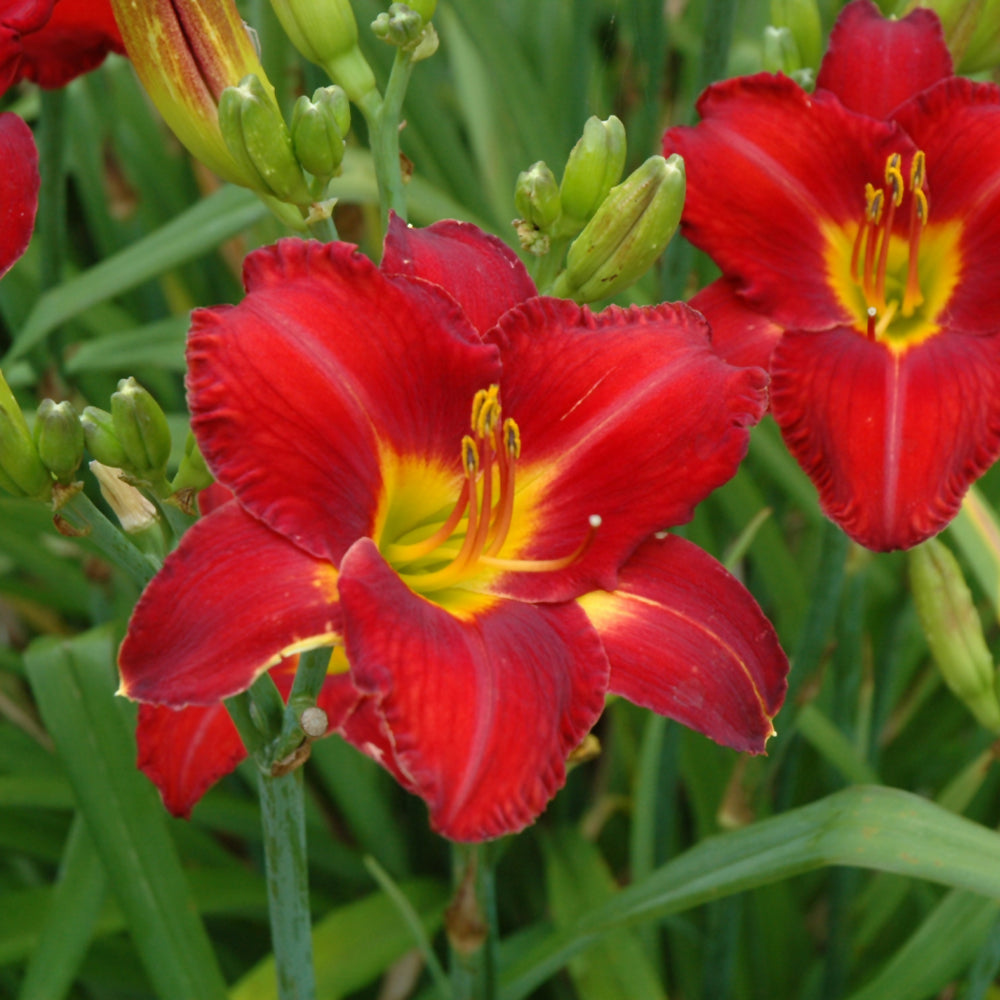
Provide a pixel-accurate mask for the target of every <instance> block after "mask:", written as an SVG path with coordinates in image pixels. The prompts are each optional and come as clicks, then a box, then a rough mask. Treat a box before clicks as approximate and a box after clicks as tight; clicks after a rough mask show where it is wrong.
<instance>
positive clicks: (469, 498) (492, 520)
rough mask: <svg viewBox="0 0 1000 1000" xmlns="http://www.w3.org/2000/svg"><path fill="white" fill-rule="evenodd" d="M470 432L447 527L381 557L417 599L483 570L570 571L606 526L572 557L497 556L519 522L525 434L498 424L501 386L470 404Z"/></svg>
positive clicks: (592, 527) (508, 423)
mask: <svg viewBox="0 0 1000 1000" xmlns="http://www.w3.org/2000/svg"><path fill="white" fill-rule="evenodd" d="M470 424H471V430H472V434H466V435H465V436H464V437H463V438H462V469H463V471H464V474H465V481H464V483H463V485H462V492H461V494H460V496H459V499H458V502H457V503H456V505H455V507H454V508H453V509H452V511H451V513H450V514H449V515H448V517H447V519H446V520H445V521H444V522H443V523H442V524H441V525H440V526H439V527H438V528H437V529H436V530H435V531H434V532H433V533H432V534H431V535H430V536H429V537H427V538H425V539H422V540H420V541H418V542H413V543H398V542H397V543H392V544H389V545H386V546H385V547H384V549H383V554H384V555H385V557H386V558H387V559H388V560H389V561H390V562H391V563H392V564H393V565H394V566H396V567H397V569H398V570H399V575H400V578H401V579H402V580H403V581H404V582H406V584H407V585H408V586H409V587H411V589H413V590H414V591H417V592H418V593H426V592H428V591H435V590H442V589H444V588H446V587H451V586H455V585H458V584H460V583H462V582H463V581H465V580H467V579H469V578H471V577H473V576H475V575H476V574H477V573H479V572H480V571H481V570H482V569H483V568H484V567H488V568H489V569H492V570H504V571H510V572H524V573H542V572H554V571H556V570H560V569H565V568H566V567H567V566H571V565H572V564H573V563H574V562H576V560H578V559H579V558H580V557H581V556H582V555H583V554H584V552H586V551H587V549H588V548H589V547H590V545H591V543H592V542H593V539H594V536H595V534H596V532H597V529H598V527H599V526H600V523H601V519H600V517H598V516H597V515H594V516H592V517H591V518H590V521H589V528H588V531H587V534H586V536H585V537H584V539H583V541H582V542H581V543H580V544H579V545H578V546H577V547H576V548H575V549H574V550H573V551H572V552H570V553H569V554H568V555H565V556H559V557H557V558H553V559H506V558H501V557H500V555H499V553H500V551H501V550H502V549H503V546H504V543H505V542H506V541H507V538H508V536H509V534H510V529H511V525H512V523H513V520H514V499H515V467H516V463H517V460H518V458H519V456H520V454H521V431H520V428H519V427H518V426H517V423H516V422H515V421H514V420H511V419H509V418H508V419H506V420H502V419H501V409H500V388H499V386H497V385H491V386H490V387H489V389H481V390H479V391H478V392H477V393H476V395H475V396H474V397H473V401H472V415H471V421H470ZM494 491H496V492H494ZM452 540H453V541H452ZM442 563H443V564H442ZM400 567H402V568H400Z"/></svg>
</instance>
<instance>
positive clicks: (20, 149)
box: [0, 112, 40, 277]
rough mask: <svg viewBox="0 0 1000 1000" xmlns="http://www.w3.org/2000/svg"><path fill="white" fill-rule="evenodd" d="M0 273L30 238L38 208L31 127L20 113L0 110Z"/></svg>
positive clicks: (34, 154) (0, 275)
mask: <svg viewBox="0 0 1000 1000" xmlns="http://www.w3.org/2000/svg"><path fill="white" fill-rule="evenodd" d="M0 163H2V164H3V168H2V169H0V277H2V276H3V275H5V274H6V273H7V272H8V271H9V270H10V269H11V267H12V266H13V264H14V262H15V261H16V260H17V259H18V258H19V257H20V256H21V254H23V253H24V251H25V250H26V249H27V247H28V244H29V243H30V242H31V233H32V231H33V230H34V228H35V212H36V211H37V209H38V185H39V183H40V181H39V176H38V153H37V151H36V150H35V140H34V138H33V137H32V134H31V129H30V128H28V126H27V125H25V124H24V122H23V121H21V119H20V118H18V117H17V115H12V114H9V113H7V112H4V113H3V114H0Z"/></svg>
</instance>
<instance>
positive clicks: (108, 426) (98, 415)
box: [80, 406, 128, 469]
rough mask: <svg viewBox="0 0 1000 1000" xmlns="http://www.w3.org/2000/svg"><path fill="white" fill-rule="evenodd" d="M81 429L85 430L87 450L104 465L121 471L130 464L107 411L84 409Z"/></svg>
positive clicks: (91, 407)
mask: <svg viewBox="0 0 1000 1000" xmlns="http://www.w3.org/2000/svg"><path fill="white" fill-rule="evenodd" d="M80 427H81V428H83V439H84V441H85V442H86V444H87V450H88V451H89V452H90V454H91V455H93V456H94V458H96V459H97V461H98V462H100V463H101V464H102V465H108V466H111V467H112V468H115V469H120V468H122V467H123V466H124V465H126V464H127V462H128V456H127V455H126V454H125V449H124V448H123V447H122V443H121V441H119V440H118V434H117V433H116V432H115V422H114V419H113V418H112V416H111V414H110V413H108V411H107V410H102V409H100V408H98V407H96V406H86V407H84V410H83V413H82V415H81V416H80Z"/></svg>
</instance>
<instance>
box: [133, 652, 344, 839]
mask: <svg viewBox="0 0 1000 1000" xmlns="http://www.w3.org/2000/svg"><path fill="white" fill-rule="evenodd" d="M296 660H297V658H296V657H293V658H292V659H290V660H286V661H283V662H282V663H281V664H279V665H278V666H277V667H274V668H273V669H272V671H271V675H272V676H273V677H274V680H275V682H276V683H277V685H278V689H279V690H280V691H281V693H282V695H283V696H284V697H285V698H287V697H288V692H289V691H290V690H291V687H292V681H293V679H294V676H295V664H296ZM357 700H358V693H357V691H356V690H355V689H354V687H353V685H352V684H351V682H350V677H349V676H348V675H347V674H337V675H333V676H330V677H329V678H328V679H327V681H326V683H325V684H324V686H323V689H322V691H321V692H320V696H319V698H318V701H317V703H318V705H319V707H320V708H322V709H323V711H325V712H326V714H327V718H328V720H329V723H330V725H329V728H328V730H327V731H328V732H331V731H332V730H334V729H335V728H336V727H337V726H338V725H340V724H341V722H342V720H343V718H344V717H345V716H346V715H347V714H348V712H349V711H350V710H351V709H352V708H353V707H354V705H355V704H356V703H357ZM136 739H137V740H138V744H139V759H138V765H139V769H140V770H141V771H142V772H143V773H144V774H145V775H146V776H147V777H148V778H149V779H150V781H152V782H153V784H154V785H156V787H157V788H158V789H159V791H160V795H161V796H162V797H163V804H164V805H165V806H166V807H167V809H168V810H169V811H170V812H171V813H173V814H174V815H175V816H181V817H184V818H185V819H186V818H187V817H188V816H190V815H191V810H192V809H193V808H194V806H195V804H196V803H197V802H198V800H199V799H200V798H201V797H202V796H203V795H204V794H205V792H206V791H208V789H209V788H211V787H212V785H214V784H215V783H216V782H217V781H218V780H219V778H221V777H223V776H224V775H227V774H229V773H230V772H231V771H232V770H233V769H234V768H235V767H236V765H237V764H239V763H240V762H241V761H243V760H245V759H246V756H247V752H246V748H245V747H244V746H243V742H242V741H241V740H240V736H239V733H238V732H237V730H236V726H235V725H233V721H232V719H231V718H230V717H229V713H228V712H227V711H226V707H225V705H223V704H216V705H190V706H188V707H187V708H168V707H167V706H166V705H149V704H141V705H140V706H139V724H138V728H137V730H136Z"/></svg>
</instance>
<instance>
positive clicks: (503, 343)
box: [490, 299, 766, 601]
mask: <svg viewBox="0 0 1000 1000" xmlns="http://www.w3.org/2000/svg"><path fill="white" fill-rule="evenodd" d="M490 337H491V339H495V340H496V341H497V342H498V343H499V344H500V349H501V354H502V356H503V359H504V375H503V378H502V380H501V383H500V386H501V389H500V394H501V402H502V404H503V408H504V415H505V416H510V417H512V418H513V419H514V420H516V421H517V423H518V425H519V427H520V435H521V459H520V461H519V463H518V467H517V477H518V479H517V482H518V494H517V498H516V499H515V506H514V519H515V526H516V527H517V524H518V522H520V521H526V522H528V528H529V530H528V531H527V532H526V533H525V535H524V539H525V540H524V542H523V543H522V547H521V549H520V550H518V551H513V550H510V549H504V550H502V554H503V555H504V556H505V557H506V556H508V555H513V556H517V557H520V558H558V557H560V556H564V555H567V554H569V553H571V552H573V551H574V549H575V548H576V547H577V546H578V545H580V543H581V542H582V541H583V539H584V538H585V537H586V535H587V530H588V517H590V516H591V515H595V514H596V515H599V516H600V517H601V518H602V523H601V526H600V528H599V529H598V531H597V534H596V536H595V538H594V541H593V542H592V544H591V545H590V547H589V548H588V549H587V551H586V553H585V554H584V555H583V556H582V557H581V558H580V559H578V560H577V561H576V562H574V563H573V564H572V565H571V566H570V567H569V568H567V569H565V570H562V571H560V572H558V573H546V574H540V573H521V574H510V575H507V576H505V577H503V579H502V580H500V581H499V582H498V583H497V584H496V585H495V586H491V589H492V590H494V591H495V592H497V593H501V592H502V593H506V594H509V595H512V596H515V597H519V598H522V599H530V600H546V601H552V600H566V599H570V598H573V597H576V596H579V595H580V594H582V593H586V592H587V591H589V590H593V589H594V588H595V587H603V588H604V589H608V590H610V589H614V586H615V583H616V573H617V570H618V567H619V566H620V565H621V564H622V562H624V561H625V559H626V558H627V557H628V556H629V554H630V553H631V552H632V550H633V549H634V548H635V546H636V545H638V544H639V542H640V541H642V539H644V538H645V537H646V536H647V535H648V534H650V533H651V532H652V531H655V530H657V529H660V528H666V527H670V526H673V525H676V524H682V523H684V522H685V521H688V520H689V519H690V518H691V516H692V514H693V513H694V507H695V505H696V504H697V503H699V502H700V501H701V500H702V499H704V498H705V497H706V496H707V495H708V494H709V493H710V492H711V491H712V490H714V489H715V488H716V487H718V486H720V485H721V484H722V483H724V482H726V481H727V480H728V479H729V478H730V477H731V476H732V475H733V474H734V473H735V471H736V467H737V465H738V464H739V462H740V460H741V459H742V458H743V456H744V455H745V454H746V449H747V443H748V440H749V428H750V426H752V425H753V424H755V423H756V422H757V421H758V420H759V419H760V417H761V415H762V414H763V412H764V409H765V407H766V395H765V392H764V385H765V383H766V376H765V373H764V372H763V371H761V370H759V369H755V368H742V369H736V368H732V367H730V366H729V365H727V364H726V363H725V362H723V361H722V360H721V359H720V358H719V357H718V355H717V354H716V353H715V352H714V351H713V350H712V348H711V345H710V343H709V338H708V329H707V327H706V326H705V323H704V320H703V319H702V318H701V317H700V316H699V315H698V314H697V313H695V312H693V311H692V310H690V309H688V308H687V307H686V306H683V305H662V306H657V307H653V308H648V309H639V308H633V309H629V310H623V309H618V308H615V307H612V308H609V309H606V310H604V311H603V312H602V313H600V314H596V315H595V314H594V313H592V312H590V310H589V309H586V308H582V307H580V306H577V305H575V304H574V303H572V302H567V301H565V300H563V299H534V300H532V301H530V302H527V303H525V304H524V305H523V306H519V307H518V308H517V309H513V310H511V311H510V312H509V313H507V315H506V316H505V317H504V319H503V320H502V321H501V323H500V325H499V326H498V327H497V329H496V330H495V331H494V332H493V333H491V334H490ZM515 544H516V543H515Z"/></svg>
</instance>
